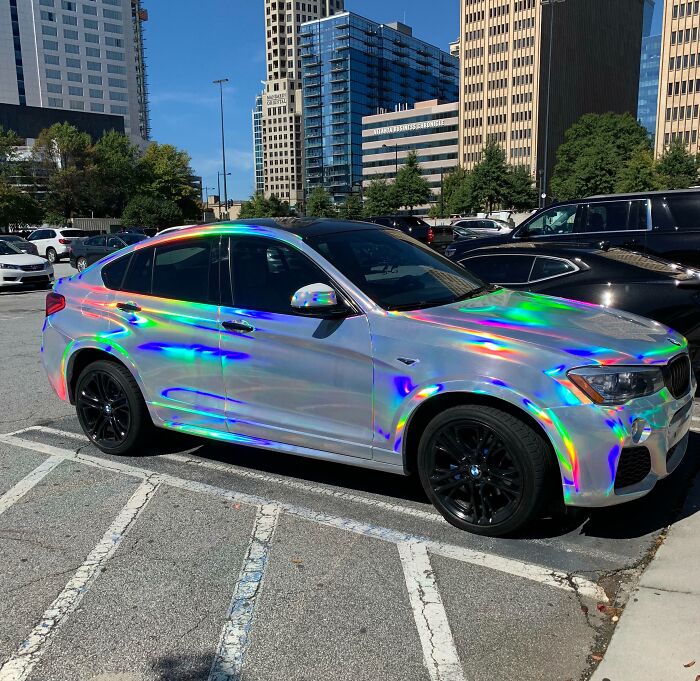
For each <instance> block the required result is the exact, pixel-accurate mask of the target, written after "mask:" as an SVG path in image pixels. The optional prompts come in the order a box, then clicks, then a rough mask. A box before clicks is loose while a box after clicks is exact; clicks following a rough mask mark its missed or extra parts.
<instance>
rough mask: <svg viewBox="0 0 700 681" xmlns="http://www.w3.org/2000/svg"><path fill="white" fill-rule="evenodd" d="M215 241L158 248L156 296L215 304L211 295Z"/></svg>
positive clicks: (198, 240)
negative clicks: (210, 274) (210, 269)
mask: <svg viewBox="0 0 700 681" xmlns="http://www.w3.org/2000/svg"><path fill="white" fill-rule="evenodd" d="M211 243H212V242H211V239H192V240H191V241H185V242H178V243H176V244H174V245H171V246H167V245H166V246H158V247H156V249H155V250H156V255H155V261H154V263H153V286H152V294H153V295H154V296H158V297H159V298H169V299H172V300H186V301H189V302H192V303H214V302H215V301H214V300H213V298H212V295H214V294H215V292H212V293H211V294H210V291H209V288H210V286H209V280H210V277H209V262H210V259H211Z"/></svg>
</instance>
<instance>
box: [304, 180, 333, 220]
mask: <svg viewBox="0 0 700 681" xmlns="http://www.w3.org/2000/svg"><path fill="white" fill-rule="evenodd" d="M306 214H307V215H308V216H309V217H312V218H334V217H336V215H338V211H337V210H336V208H335V205H333V199H332V198H331V195H330V194H329V193H328V192H327V191H326V190H325V189H324V188H323V187H316V188H315V189H314V190H313V191H312V192H311V194H309V200H308V201H307V202H306Z"/></svg>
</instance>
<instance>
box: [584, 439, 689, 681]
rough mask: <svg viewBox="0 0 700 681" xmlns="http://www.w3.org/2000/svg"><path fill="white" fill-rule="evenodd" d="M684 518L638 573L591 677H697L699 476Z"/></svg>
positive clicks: (628, 680) (654, 680) (674, 680)
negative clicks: (635, 584) (622, 611)
mask: <svg viewBox="0 0 700 681" xmlns="http://www.w3.org/2000/svg"><path fill="white" fill-rule="evenodd" d="M689 454H691V455H692V454H694V452H689ZM682 517H683V519H682V520H680V521H679V522H677V523H676V524H675V525H674V526H673V527H672V528H671V530H670V532H669V535H668V537H667V538H666V541H665V542H664V543H663V545H662V546H661V548H660V549H659V550H658V552H657V554H656V556H655V557H654V560H653V561H652V562H651V564H650V565H649V567H647V569H646V570H645V572H644V574H643V575H642V578H641V580H640V583H639V587H638V588H637V589H636V591H635V592H634V594H633V596H632V598H630V601H629V603H628V604H627V607H626V609H625V611H624V613H623V615H622V617H621V618H620V622H619V623H618V625H617V628H616V630H615V633H614V635H613V638H612V641H611V643H610V646H609V647H608V650H607V652H606V654H605V658H604V659H603V661H602V662H601V663H600V666H599V667H598V669H597V670H596V672H595V674H594V675H593V677H592V679H591V681H605V680H606V679H607V680H609V681H696V679H700V477H698V478H696V480H695V484H694V485H693V487H692V489H691V491H690V493H689V494H688V498H687V500H686V505H685V509H684V512H683V516H682ZM693 661H694V664H692V665H691V666H689V667H685V666H684V665H687V664H690V663H692V662H693Z"/></svg>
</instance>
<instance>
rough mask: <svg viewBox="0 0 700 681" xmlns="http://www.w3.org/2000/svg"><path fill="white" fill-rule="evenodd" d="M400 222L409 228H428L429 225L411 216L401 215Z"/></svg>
mask: <svg viewBox="0 0 700 681" xmlns="http://www.w3.org/2000/svg"><path fill="white" fill-rule="evenodd" d="M401 221H402V222H403V223H404V224H405V225H408V226H409V227H419V226H420V227H430V225H429V224H428V223H427V222H426V221H425V220H423V219H422V218H417V217H415V216H413V215H402V216H401Z"/></svg>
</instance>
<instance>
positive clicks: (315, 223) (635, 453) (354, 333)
mask: <svg viewBox="0 0 700 681" xmlns="http://www.w3.org/2000/svg"><path fill="white" fill-rule="evenodd" d="M42 353H43V361H44V364H45V367H46V370H47V372H48V376H49V380H50V382H51V385H52V386H53V388H54V389H55V391H56V392H57V393H58V395H59V397H61V398H62V399H64V400H69V401H70V402H71V403H73V404H75V406H76V410H77V415H78V419H79V421H80V424H81V426H82V428H83V430H84V431H85V434H86V435H87V437H88V438H89V439H90V440H91V441H92V442H93V443H94V444H95V445H96V446H97V447H99V448H100V449H101V450H102V451H104V452H106V453H108V454H136V453H140V452H142V451H143V450H144V448H146V447H147V443H148V442H149V438H148V435H149V433H150V431H151V430H152V429H153V428H154V427H157V428H167V429H172V430H176V431H182V432H184V433H189V434H193V435H198V436H202V437H205V438H214V439H217V440H221V441H225V442H231V443H239V444H243V445H249V446H252V447H259V448H263V449H270V450H276V451H281V452H287V453H292V454H298V455H300V456H305V457H312V458H317V459H325V460H330V461H336V462H343V463H346V464H352V465H355V466H362V467H365V468H369V469H376V470H381V471H390V472H394V473H399V474H409V473H416V474H417V475H418V476H419V477H420V480H421V482H422V485H423V487H424V489H425V492H426V494H427V495H428V497H429V498H430V500H431V501H432V502H433V504H434V505H435V506H436V507H437V509H438V510H439V511H440V512H441V513H442V514H443V515H444V517H445V518H446V519H447V520H448V521H449V522H450V523H452V524H453V525H455V526H457V527H459V528H462V529H464V530H468V531H471V532H475V533H479V534H487V535H492V536H499V535H505V534H508V533H512V532H514V531H515V530H517V529H518V528H521V527H522V526H524V525H525V524H527V523H528V522H530V521H532V520H534V519H535V518H537V517H538V516H539V515H541V514H543V513H544V512H545V509H551V508H552V505H551V503H552V502H559V503H561V502H563V503H564V504H566V505H570V506H584V507H585V506H588V507H591V506H608V505H612V504H617V503H620V502H624V501H627V500H630V499H636V498H638V497H641V496H642V495H644V494H646V493H647V492H649V491H650V490H651V489H652V488H653V486H654V485H655V483H656V482H657V480H659V479H660V478H663V477H665V476H667V475H668V474H669V473H670V472H671V471H673V469H674V468H676V467H677V466H678V464H679V463H680V461H681V459H682V458H683V456H684V454H685V451H686V447H687V444H688V432H689V427H690V418H691V410H692V396H693V394H694V392H695V387H696V386H695V379H694V378H693V376H692V374H691V370H690V362H689V359H688V353H687V344H686V341H685V339H684V338H683V337H682V336H680V335H679V334H678V333H676V332H674V331H673V330H671V329H669V328H667V327H665V326H663V325H661V324H659V323H657V322H654V321H650V320H648V319H644V318H641V317H636V316H633V315H630V314H626V313H624V312H619V311H617V310H610V309H605V308H601V307H597V306H594V305H587V304H583V303H578V302H572V301H569V300H563V299H559V298H551V297H547V296H542V295H534V294H530V293H526V292H514V291H509V290H507V289H503V288H498V287H494V286H488V285H486V284H484V283H483V282H482V281H480V280H479V279H478V278H476V277H474V276H472V275H471V274H470V273H469V272H467V271H466V270H464V269H462V268H461V267H459V266H458V265H456V264H454V263H452V262H450V261H449V260H447V259H445V258H443V257H442V256H440V255H438V254H437V253H435V252H434V251H432V250H431V249H430V248H428V247H427V246H424V245H423V244H420V243H419V242H417V241H414V240H413V239H411V238H410V237H408V236H407V235H405V234H403V233H401V232H399V231H396V230H392V229H388V228H382V227H380V226H377V225H370V224H365V223H359V222H338V221H329V220H298V219H292V220H257V221H251V222H248V223H246V222H245V221H243V222H240V223H225V224H215V225H208V226H202V227H191V228H184V229H179V230H176V231H174V232H170V233H168V234H165V235H163V236H160V237H156V238H154V239H150V240H148V241H142V242H140V243H138V244H135V245H133V246H132V247H130V248H127V249H124V250H122V251H120V252H119V253H117V254H115V255H113V256H110V257H108V258H106V259H104V260H102V261H100V262H98V263H96V264H95V265H93V266H92V267H89V268H87V269H86V270H85V271H84V272H82V273H80V274H76V275H74V276H72V277H69V278H67V279H62V280H60V281H59V282H58V283H57V284H56V286H55V289H54V291H53V292H51V293H50V294H49V295H48V297H47V303H46V321H45V324H44V334H43V345H42Z"/></svg>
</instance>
